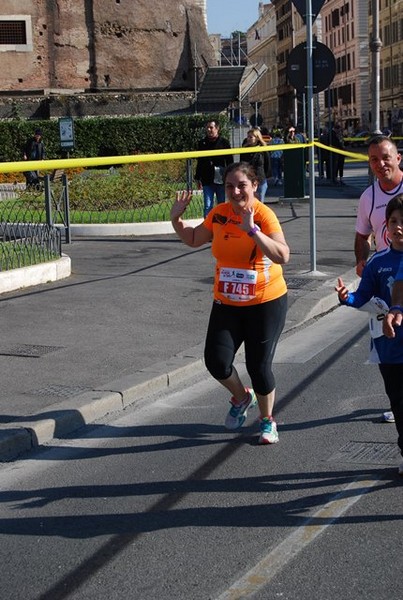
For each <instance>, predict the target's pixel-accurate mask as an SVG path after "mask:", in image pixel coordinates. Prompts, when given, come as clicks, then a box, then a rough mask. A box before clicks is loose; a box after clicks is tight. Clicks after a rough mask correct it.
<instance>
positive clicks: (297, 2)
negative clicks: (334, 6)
mask: <svg viewBox="0 0 403 600" xmlns="http://www.w3.org/2000/svg"><path fill="white" fill-rule="evenodd" d="M292 3H293V5H294V6H295V8H296V9H297V11H298V12H299V14H300V15H301V17H302V20H303V21H304V23H305V24H306V4H307V2H306V0H292ZM324 3H325V0H311V8H312V23H313V22H314V21H315V19H316V17H317V16H318V14H319V11H320V9H321V8H322V6H323V5H324Z"/></svg>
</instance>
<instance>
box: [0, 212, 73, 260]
mask: <svg viewBox="0 0 403 600" xmlns="http://www.w3.org/2000/svg"><path fill="white" fill-rule="evenodd" d="M61 254H62V249H61V232H60V230H59V229H58V228H57V227H54V226H49V225H47V224H44V223H27V222H15V223H8V222H4V221H1V222H0V271H8V270H10V269H18V268H21V267H27V266H31V265H36V264H39V263H43V262H47V261H50V260H55V259H56V258H60V256H61Z"/></svg>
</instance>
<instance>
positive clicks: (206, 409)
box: [0, 308, 403, 600]
mask: <svg viewBox="0 0 403 600" xmlns="http://www.w3.org/2000/svg"><path fill="white" fill-rule="evenodd" d="M368 343H369V340H368V333H367V323H366V316H365V315H364V314H363V313H360V312H359V311H354V310H353V309H348V308H338V309H336V310H335V311H333V312H331V313H329V314H328V315H326V316H324V317H322V318H320V319H318V320H317V321H316V322H313V323H311V324H309V325H308V326H307V327H305V328H299V329H298V330H297V331H295V332H290V333H289V335H287V336H285V337H284V338H283V339H282V341H281V343H280V346H279V349H278V353H277V358H276V365H275V371H276V376H277V390H278V401H277V408H276V418H277V421H278V424H279V434H280V442H279V443H278V444H277V445H275V446H270V447H261V446H258V445H257V444H256V439H257V426H256V421H255V418H256V415H254V414H253V413H252V412H251V414H250V415H249V419H248V422H247V427H246V428H245V429H244V430H243V431H242V432H241V433H240V434H237V433H230V432H227V431H226V430H225V429H224V428H223V425H222V424H223V420H224V417H225V413H226V411H227V409H228V403H227V400H228V398H227V394H226V392H225V390H223V389H222V388H221V387H220V386H218V384H217V383H216V382H214V381H213V380H212V379H211V378H210V377H209V376H208V375H207V374H199V375H197V376H195V377H194V378H192V379H189V380H188V381H187V383H186V384H183V383H182V384H178V385H177V386H174V387H173V388H171V389H170V390H169V391H165V392H164V393H158V394H154V395H151V396H150V397H148V398H147V399H144V401H143V402H142V403H140V404H138V405H137V406H136V407H135V408H128V409H126V411H124V412H123V413H120V414H119V415H115V416H113V417H112V416H111V417H109V418H104V419H102V420H100V421H99V422H97V423H95V424H93V425H92V426H88V427H87V428H85V429H82V430H81V432H80V434H77V435H76V436H71V437H70V439H66V440H54V441H53V442H52V443H51V444H49V445H48V447H47V448H43V449H41V450H40V451H33V452H31V453H30V454H29V455H27V456H26V458H25V459H24V460H18V461H16V462H14V463H11V464H3V465H1V466H0V482H1V483H0V499H1V501H2V502H1V508H0V543H1V546H0V547H1V550H0V556H1V561H2V569H1V575H0V586H1V589H2V591H3V594H4V597H6V598H7V600H21V598H24V599H25V600H61V599H64V598H66V599H69V600H93V599H97V600H100V599H103V598H105V599H106V598H108V599H111V600H115V599H116V600H118V599H119V600H120V599H121V598H122V597H127V598H133V599H141V600H154V599H155V598H159V599H160V600H172V598H175V600H189V599H191V600H229V599H231V600H234V599H235V598H242V599H247V598H255V599H265V600H266V599H267V600H272V599H273V600H274V599H277V598H281V600H308V599H309V600H324V599H326V600H336V599H337V600H339V599H340V598H343V599H345V600H357V598H365V599H366V600H400V598H401V584H400V578H401V573H402V567H403V552H402V550H403V548H402V545H403V543H402V539H403V536H402V533H403V526H402V519H403V513H402V503H401V489H402V488H401V485H402V480H401V479H399V478H398V477H397V474H396V465H397V463H398V460H399V457H398V452H397V447H396V431H395V428H394V426H393V425H385V424H381V423H380V421H379V416H380V411H381V409H383V408H384V402H385V397H384V392H383V386H382V382H381V378H380V375H379V373H378V370H377V368H376V367H375V366H373V365H367V364H365V363H366V357H367V353H368ZM238 367H239V370H240V371H241V372H242V371H243V369H244V366H243V363H242V357H240V359H239V361H238Z"/></svg>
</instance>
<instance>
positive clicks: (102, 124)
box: [0, 114, 229, 162]
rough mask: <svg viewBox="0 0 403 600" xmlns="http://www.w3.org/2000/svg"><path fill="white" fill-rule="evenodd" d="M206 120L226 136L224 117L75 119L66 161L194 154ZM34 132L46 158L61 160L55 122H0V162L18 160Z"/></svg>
mask: <svg viewBox="0 0 403 600" xmlns="http://www.w3.org/2000/svg"><path fill="white" fill-rule="evenodd" d="M209 119H216V120H218V121H219V122H220V125H221V131H222V133H223V134H224V135H226V136H228V134H229V132H228V119H227V117H226V116H225V115H218V114H209V115H206V114H197V115H183V116H179V117H157V116H152V117H102V118H101V117H97V118H82V119H81V118H75V119H74V134H75V149H74V151H73V152H70V157H91V156H122V155H128V154H148V153H166V152H185V151H188V150H195V149H196V147H197V143H198V141H199V139H200V138H201V137H202V136H203V133H204V126H205V124H206V122H207V121H208V120H209ZM36 128H40V129H42V131H43V140H44V143H45V147H46V157H47V158H65V157H66V153H65V152H63V151H62V150H61V148H60V138H59V122H58V120H57V119H56V120H48V121H34V120H29V121H27V120H22V119H14V120H4V121H0V139H1V150H0V161H2V162H7V161H15V160H21V159H22V153H23V148H24V146H25V143H26V141H27V139H28V138H29V137H30V136H32V135H33V132H34V130H35V129H36Z"/></svg>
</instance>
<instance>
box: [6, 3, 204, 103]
mask: <svg viewBox="0 0 403 600" xmlns="http://www.w3.org/2000/svg"><path fill="white" fill-rule="evenodd" d="M196 53H197V57H198V61H199V64H200V65H202V67H204V68H207V67H208V65H209V64H211V63H212V62H214V52H213V49H212V46H211V44H210V41H209V39H208V34H207V29H206V2H205V0H183V1H181V2H173V3H168V4H167V3H166V2H164V1H163V0H155V1H154V2H151V3H150V2H147V1H146V0H136V2H133V1H132V0H130V1H129V0H58V2H49V1H48V0H25V1H24V2H21V0H2V2H1V4H0V57H1V62H2V69H1V72H0V89H1V90H2V91H3V93H4V92H6V93H7V92H13V93H18V92H24V93H25V92H34V91H38V92H41V91H42V92H46V91H56V92H58V93H60V92H61V91H63V90H69V91H73V92H82V91H84V90H88V91H99V90H118V91H119V90H139V91H144V90H165V91H166V90H185V89H191V88H192V87H193V86H194V68H195V66H194V65H195V60H196V57H195V54H196Z"/></svg>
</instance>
